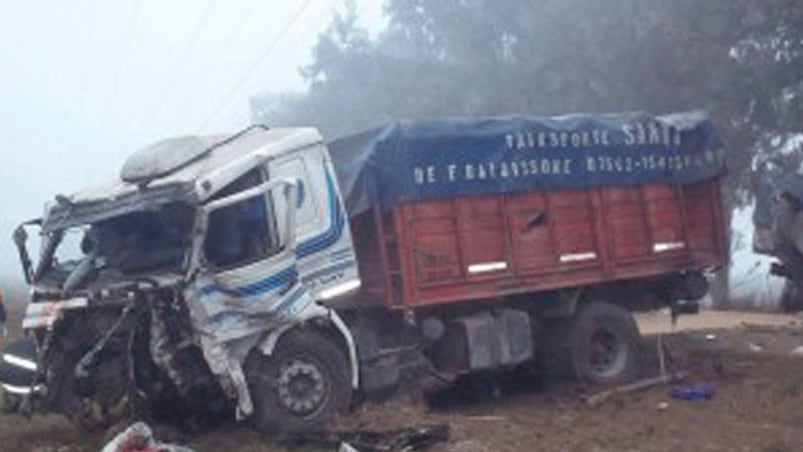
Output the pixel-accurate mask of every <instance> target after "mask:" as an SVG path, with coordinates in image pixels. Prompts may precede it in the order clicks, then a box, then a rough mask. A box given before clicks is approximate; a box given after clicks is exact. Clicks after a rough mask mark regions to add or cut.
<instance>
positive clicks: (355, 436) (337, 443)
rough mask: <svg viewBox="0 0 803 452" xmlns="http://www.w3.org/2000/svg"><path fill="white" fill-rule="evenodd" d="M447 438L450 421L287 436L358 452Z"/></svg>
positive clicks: (299, 441) (416, 445) (402, 448)
mask: <svg viewBox="0 0 803 452" xmlns="http://www.w3.org/2000/svg"><path fill="white" fill-rule="evenodd" d="M448 440H449V425H448V424H433V425H421V426H416V427H410V428H403V429H396V430H384V431H377V430H352V431H332V432H329V431H319V432H304V433H297V434H294V435H292V436H291V437H289V438H288V442H289V443H291V444H293V445H300V444H310V445H316V446H324V447H326V446H330V447H332V446H334V447H339V450H344V451H354V450H356V451H359V452H385V451H388V452H391V451H413V450H424V449H426V448H428V447H430V446H432V445H434V444H436V443H439V442H444V441H448ZM104 452H105V451H104Z"/></svg>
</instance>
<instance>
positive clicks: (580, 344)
mask: <svg viewBox="0 0 803 452" xmlns="http://www.w3.org/2000/svg"><path fill="white" fill-rule="evenodd" d="M569 346H570V357H571V367H572V370H573V372H574V375H575V377H577V379H578V380H580V381H581V382H583V383H588V384H593V385H602V386H610V385H616V384H620V383H623V382H626V381H629V380H633V379H635V378H637V377H638V376H639V375H640V374H641V368H642V359H641V349H642V339H641V334H640V333H639V330H638V327H637V326H636V322H635V320H633V316H632V315H631V314H630V312H628V311H627V310H625V309H623V308H621V307H619V306H616V305H613V304H610V303H605V302H589V303H587V304H584V305H582V306H581V307H580V308H579V310H578V312H577V313H576V314H575V317H574V319H573V321H572V325H571V330H570V332H569Z"/></svg>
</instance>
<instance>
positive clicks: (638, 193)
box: [352, 178, 727, 308]
mask: <svg viewBox="0 0 803 452" xmlns="http://www.w3.org/2000/svg"><path fill="white" fill-rule="evenodd" d="M352 227H353V230H354V233H355V234H354V235H355V242H356V246H357V252H358V254H359V257H360V259H359V260H360V272H361V274H362V276H363V287H364V290H363V293H364V294H370V298H372V299H373V300H381V301H382V302H383V303H385V304H387V305H389V306H390V307H398V308H402V307H413V306H423V305H434V304H443V303H454V302H461V301H467V300H476V299H486V298H496V297H504V296H509V295H516V294H522V293H532V292H538V291H544V290H551V289H559V288H568V287H578V286H584V285H593V284H598V283H602V282H610V281H617V280H627V279H634V278H645V277H651V276H659V275H665V274H672V273H675V272H679V271H684V270H702V269H706V268H714V267H718V266H721V265H723V264H725V262H726V259H727V249H726V238H725V232H724V231H725V225H724V219H723V216H722V206H721V196H720V183H719V178H713V179H708V180H706V181H703V182H699V183H696V184H687V185H680V184H643V185H628V186H616V185H613V186H598V187H590V188H585V189H563V190H552V191H530V192H523V193H515V194H494V195H487V196H463V197H454V198H448V199H436V200H426V201H419V202H410V203H401V204H398V205H396V206H394V207H393V209H392V210H391V211H390V212H387V213H385V214H383V213H382V211H381V210H380V209H379V208H376V209H374V210H373V212H371V213H368V214H364V215H360V216H358V217H355V218H353V219H352Z"/></svg>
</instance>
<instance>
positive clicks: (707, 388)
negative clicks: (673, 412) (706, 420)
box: [669, 383, 717, 400]
mask: <svg viewBox="0 0 803 452" xmlns="http://www.w3.org/2000/svg"><path fill="white" fill-rule="evenodd" d="M716 393H717V390H716V386H714V384H713V383H693V384H688V385H684V386H675V387H673V388H672V389H670V390H669V396H670V397H672V398H675V399H680V400H711V399H713V398H714V395H716Z"/></svg>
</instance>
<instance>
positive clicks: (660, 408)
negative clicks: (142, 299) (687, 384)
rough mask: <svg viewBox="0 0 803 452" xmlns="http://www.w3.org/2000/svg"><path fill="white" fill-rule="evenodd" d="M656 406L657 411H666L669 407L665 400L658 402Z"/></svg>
mask: <svg viewBox="0 0 803 452" xmlns="http://www.w3.org/2000/svg"><path fill="white" fill-rule="evenodd" d="M656 408H657V409H658V411H666V410H668V409H669V404H668V403H666V402H660V403H659V404H658V406H657V407H656Z"/></svg>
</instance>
